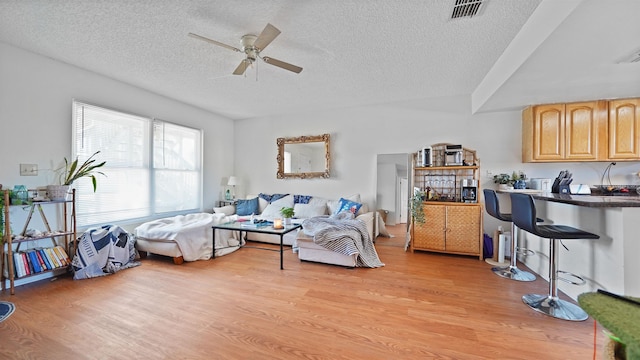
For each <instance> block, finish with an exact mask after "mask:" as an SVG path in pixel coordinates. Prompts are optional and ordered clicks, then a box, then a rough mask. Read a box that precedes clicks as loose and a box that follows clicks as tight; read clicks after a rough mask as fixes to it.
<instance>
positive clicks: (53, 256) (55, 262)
mask: <svg viewBox="0 0 640 360" xmlns="http://www.w3.org/2000/svg"><path fill="white" fill-rule="evenodd" d="M44 251H45V252H46V253H47V255H48V256H49V259H51V262H52V264H51V265H53V267H54V269H57V268H59V267H61V266H62V264H61V263H60V261H59V260H58V257H57V256H56V254H55V252H53V249H52V248H44Z"/></svg>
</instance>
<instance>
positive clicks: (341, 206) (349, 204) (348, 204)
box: [334, 198, 362, 215]
mask: <svg viewBox="0 0 640 360" xmlns="http://www.w3.org/2000/svg"><path fill="white" fill-rule="evenodd" d="M361 207H362V204H360V203H358V202H355V201H351V200H347V199H344V198H340V201H339V202H338V208H337V209H336V212H334V214H339V213H341V212H343V211H349V212H351V213H353V214H354V215H355V214H356V213H357V212H358V210H360V208H361Z"/></svg>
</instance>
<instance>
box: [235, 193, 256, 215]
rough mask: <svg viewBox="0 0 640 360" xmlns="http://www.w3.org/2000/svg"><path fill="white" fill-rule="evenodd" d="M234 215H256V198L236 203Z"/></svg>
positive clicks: (240, 200)
mask: <svg viewBox="0 0 640 360" xmlns="http://www.w3.org/2000/svg"><path fill="white" fill-rule="evenodd" d="M236 213H237V214H238V215H240V216H246V215H251V214H258V198H257V197H255V198H253V199H248V200H242V199H238V201H237V202H236Z"/></svg>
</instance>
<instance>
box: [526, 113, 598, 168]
mask: <svg viewBox="0 0 640 360" xmlns="http://www.w3.org/2000/svg"><path fill="white" fill-rule="evenodd" d="M606 118H607V103H606V101H589V102H580V103H570V104H550V105H536V106H530V107H528V108H526V109H525V110H524V111H523V113H522V161H523V162H560V161H596V160H598V157H599V153H601V152H602V151H605V150H604V149H603V150H599V149H600V147H599V145H598V140H599V137H600V136H599V133H604V134H606Z"/></svg>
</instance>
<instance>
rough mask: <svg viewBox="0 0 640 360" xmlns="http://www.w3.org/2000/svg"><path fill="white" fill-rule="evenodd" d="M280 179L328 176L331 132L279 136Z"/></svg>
mask: <svg viewBox="0 0 640 360" xmlns="http://www.w3.org/2000/svg"><path fill="white" fill-rule="evenodd" d="M277 144H278V176H277V177H278V179H285V178H300V179H307V178H317V177H321V178H328V177H329V164H330V160H331V157H330V153H329V134H323V135H318V136H300V137H294V138H278V140H277Z"/></svg>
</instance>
